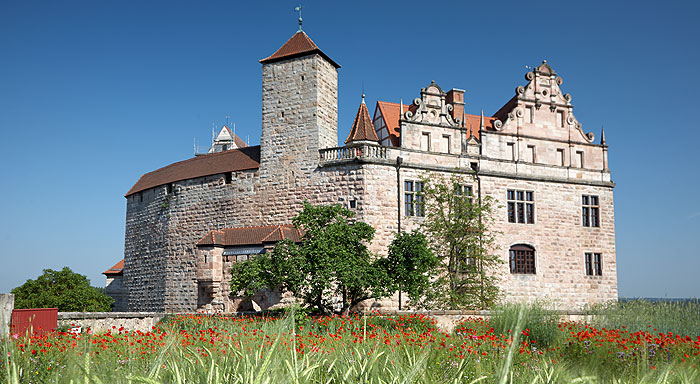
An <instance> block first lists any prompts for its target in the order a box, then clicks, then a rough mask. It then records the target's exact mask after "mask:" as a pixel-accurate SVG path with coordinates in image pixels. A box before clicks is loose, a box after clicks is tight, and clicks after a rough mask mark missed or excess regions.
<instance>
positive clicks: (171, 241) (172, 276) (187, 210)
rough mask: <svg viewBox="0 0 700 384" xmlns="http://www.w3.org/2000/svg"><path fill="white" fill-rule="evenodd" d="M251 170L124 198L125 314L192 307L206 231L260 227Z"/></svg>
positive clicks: (255, 176) (255, 183) (256, 183)
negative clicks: (197, 257) (198, 249)
mask: <svg viewBox="0 0 700 384" xmlns="http://www.w3.org/2000/svg"><path fill="white" fill-rule="evenodd" d="M259 183H260V182H259V176H258V173H257V171H241V172H234V173H233V175H232V181H231V183H230V184H226V183H225V177H224V175H223V174H220V175H214V176H207V177H199V178H195V179H190V180H183V181H179V182H176V183H173V187H172V192H171V193H170V194H168V193H167V189H166V187H165V186H160V187H155V188H151V189H149V190H146V191H143V192H142V193H141V196H142V197H141V199H142V201H139V199H140V198H139V194H138V193H137V194H134V195H131V196H129V197H128V198H127V214H126V217H127V219H126V241H125V249H124V280H125V283H126V285H127V286H128V287H129V310H138V311H166V312H176V311H191V310H194V309H195V308H196V305H197V278H196V268H195V264H196V260H195V255H194V249H195V243H196V242H197V240H199V239H200V238H201V237H202V236H204V235H205V234H206V233H207V232H208V231H210V230H214V229H220V228H224V227H235V226H247V225H260V224H261V223H263V224H264V223H266V220H265V217H263V216H262V215H261V213H260V207H259V204H258V202H259V201H260V197H259Z"/></svg>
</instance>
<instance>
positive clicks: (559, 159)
mask: <svg viewBox="0 0 700 384" xmlns="http://www.w3.org/2000/svg"><path fill="white" fill-rule="evenodd" d="M557 165H561V166H562V167H563V166H564V148H559V149H557Z"/></svg>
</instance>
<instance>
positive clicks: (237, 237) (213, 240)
mask: <svg viewBox="0 0 700 384" xmlns="http://www.w3.org/2000/svg"><path fill="white" fill-rule="evenodd" d="M282 240H291V241H294V242H300V241H301V233H300V232H299V230H298V229H296V228H295V227H294V226H293V225H289V224H288V225H265V226H259V227H238V228H224V229H219V230H216V231H209V233H207V234H206V235H204V237H202V238H201V239H199V241H197V243H196V244H197V245H200V246H202V245H219V246H224V247H227V246H236V245H257V244H264V243H274V242H278V241H282Z"/></svg>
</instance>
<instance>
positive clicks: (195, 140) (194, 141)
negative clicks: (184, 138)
mask: <svg viewBox="0 0 700 384" xmlns="http://www.w3.org/2000/svg"><path fill="white" fill-rule="evenodd" d="M192 142H193V144H194V155H195V156H197V138H196V137H193V138H192Z"/></svg>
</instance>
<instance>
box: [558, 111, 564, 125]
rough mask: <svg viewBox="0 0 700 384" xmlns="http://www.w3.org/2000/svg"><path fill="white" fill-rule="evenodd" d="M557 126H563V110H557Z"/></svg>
mask: <svg viewBox="0 0 700 384" xmlns="http://www.w3.org/2000/svg"><path fill="white" fill-rule="evenodd" d="M557 127H560V128H564V112H563V111H559V112H557Z"/></svg>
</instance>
